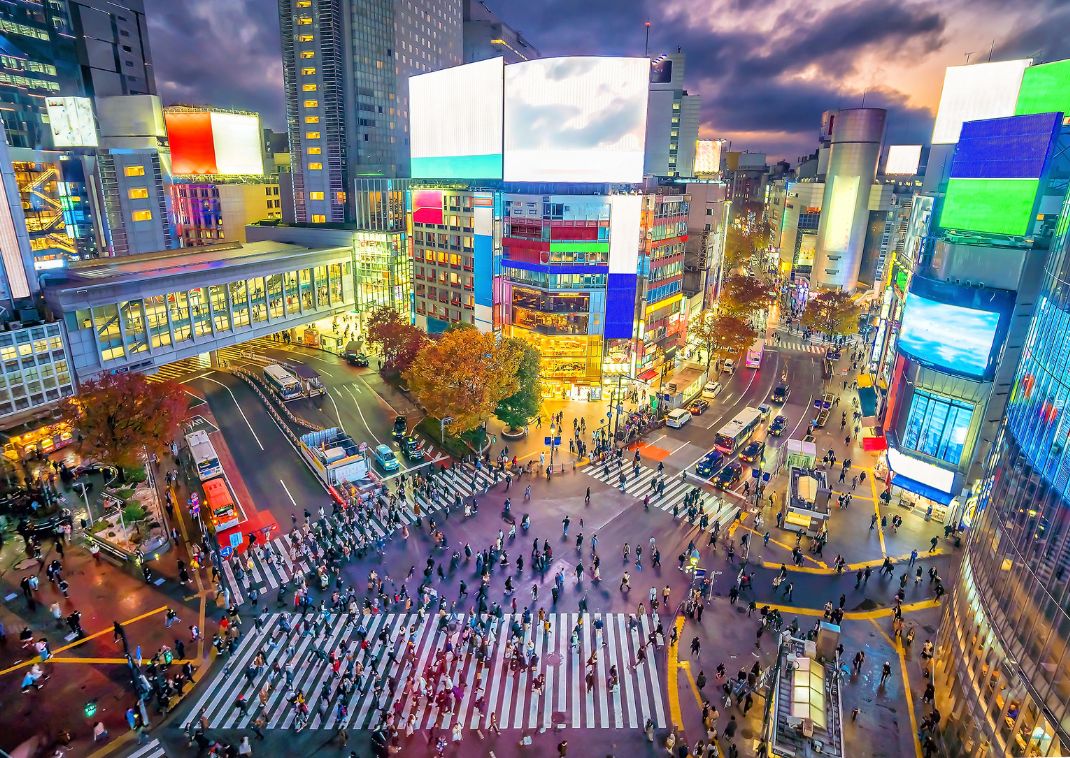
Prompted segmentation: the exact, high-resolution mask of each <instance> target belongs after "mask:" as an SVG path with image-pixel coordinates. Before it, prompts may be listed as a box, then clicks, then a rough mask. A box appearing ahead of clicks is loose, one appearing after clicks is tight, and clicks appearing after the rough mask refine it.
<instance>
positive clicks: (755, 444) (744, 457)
mask: <svg viewBox="0 0 1070 758" xmlns="http://www.w3.org/2000/svg"><path fill="white" fill-rule="evenodd" d="M764 452H765V443H764V442H761V441H760V440H752V441H751V442H749V443H747V446H746V447H745V448H743V452H741V453H740V454H739V459H740V460H741V461H746V462H747V463H754V462H755V461H757V460H760V459H761V457H762V453H764Z"/></svg>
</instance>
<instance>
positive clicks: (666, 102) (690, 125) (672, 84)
mask: <svg viewBox="0 0 1070 758" xmlns="http://www.w3.org/2000/svg"><path fill="white" fill-rule="evenodd" d="M684 64H685V56H684V54H683V53H682V52H681V51H679V50H677V51H676V52H675V53H672V54H670V55H662V56H659V57H657V58H655V59H653V60H652V61H651V62H650V99H649V101H648V102H647V110H646V153H645V155H644V158H643V173H644V174H646V175H648V176H685V177H687V176H694V175H695V172H694V168H695V142H696V140H697V139H698V122H699V109H700V108H701V106H702V99H701V98H700V97H699V96H698V95H689V94H688V93H687V90H686V89H684Z"/></svg>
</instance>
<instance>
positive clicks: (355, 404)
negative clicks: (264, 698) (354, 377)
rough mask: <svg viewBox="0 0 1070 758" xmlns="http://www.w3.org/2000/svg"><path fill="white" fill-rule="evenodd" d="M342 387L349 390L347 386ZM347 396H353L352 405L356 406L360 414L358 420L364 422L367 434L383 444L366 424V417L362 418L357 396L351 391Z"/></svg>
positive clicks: (362, 414) (362, 412)
mask: <svg viewBox="0 0 1070 758" xmlns="http://www.w3.org/2000/svg"><path fill="white" fill-rule="evenodd" d="M343 389H345V390H346V391H347V392H348V391H349V387H343ZM349 396H350V397H352V398H353V405H354V406H355V407H356V409H357V413H359V414H360V420H361V421H363V422H364V428H365V429H367V430H368V434H370V435H371V436H372V438H374V439H375V441H376V442H378V443H379V444H380V445H381V444H383V441H382V440H381V439H379V435H378V434H376V433H375V432H373V431H372V428H371V426H370V425H369V424H368V419H366V418H364V411H362V410H361V409H360V403H358V402H357V396H356V395H354V394H353V393H352V392H350V393H349Z"/></svg>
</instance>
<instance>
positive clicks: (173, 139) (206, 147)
mask: <svg viewBox="0 0 1070 758" xmlns="http://www.w3.org/2000/svg"><path fill="white" fill-rule="evenodd" d="M164 123H165V124H167V141H168V142H169V143H170V145H171V171H172V172H173V173H174V174H176V175H178V176H188V175H190V174H216V173H219V172H218V170H217V169H216V163H215V143H214V141H213V140H212V114H211V113H209V112H207V111H201V112H194V111H191V112H184V113H176V112H172V111H167V112H165V113H164Z"/></svg>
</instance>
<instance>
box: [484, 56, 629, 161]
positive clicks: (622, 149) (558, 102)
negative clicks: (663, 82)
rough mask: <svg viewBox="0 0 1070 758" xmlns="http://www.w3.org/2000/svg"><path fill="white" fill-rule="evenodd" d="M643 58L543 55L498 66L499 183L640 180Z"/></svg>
mask: <svg viewBox="0 0 1070 758" xmlns="http://www.w3.org/2000/svg"><path fill="white" fill-rule="evenodd" d="M649 74H650V61H649V59H647V58H599V57H569V58H543V59H538V60H533V61H525V62H523V63H516V64H513V65H510V66H507V67H506V68H505V120H504V127H505V138H504V153H505V157H504V171H503V177H504V179H505V180H506V181H528V182H540V181H546V182H554V181H561V182H639V181H641V180H642V178H643V150H644V143H645V139H646V111H647V97H648V92H647V88H648V79H649Z"/></svg>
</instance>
